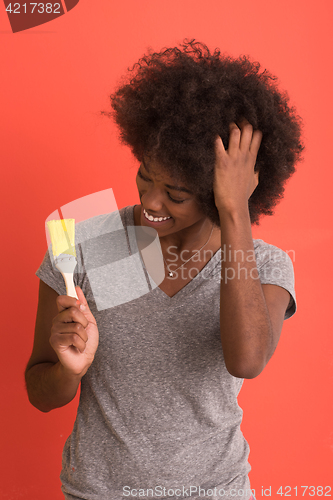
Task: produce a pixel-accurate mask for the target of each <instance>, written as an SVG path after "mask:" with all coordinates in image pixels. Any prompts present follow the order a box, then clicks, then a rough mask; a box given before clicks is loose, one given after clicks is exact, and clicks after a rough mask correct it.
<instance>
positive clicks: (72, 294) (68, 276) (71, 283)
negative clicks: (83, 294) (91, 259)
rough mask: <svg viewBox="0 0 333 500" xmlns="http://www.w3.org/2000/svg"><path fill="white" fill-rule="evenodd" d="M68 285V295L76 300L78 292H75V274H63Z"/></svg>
mask: <svg viewBox="0 0 333 500" xmlns="http://www.w3.org/2000/svg"><path fill="white" fill-rule="evenodd" d="M61 274H62V276H63V278H64V280H65V284H66V293H67V295H68V296H69V297H75V298H76V299H77V298H78V296H77V294H76V291H75V285H74V281H73V273H61Z"/></svg>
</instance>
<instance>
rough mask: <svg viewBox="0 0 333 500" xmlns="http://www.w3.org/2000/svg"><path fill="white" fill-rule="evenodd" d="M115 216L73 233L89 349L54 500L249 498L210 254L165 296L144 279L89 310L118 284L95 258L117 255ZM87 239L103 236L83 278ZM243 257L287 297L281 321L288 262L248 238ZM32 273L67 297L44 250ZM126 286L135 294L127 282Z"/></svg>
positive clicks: (127, 220)
mask: <svg viewBox="0 0 333 500" xmlns="http://www.w3.org/2000/svg"><path fill="white" fill-rule="evenodd" d="M133 208H134V207H126V208H124V209H121V210H120V211H119V214H120V216H121V221H122V223H123V225H124V228H123V234H124V235H125V238H124V242H123V243H124V245H125V244H126V252H127V256H128V257H131V255H132V253H133V242H131V241H130V239H129V232H128V231H127V230H126V228H127V226H134V219H133ZM119 214H118V216H119ZM114 218H115V214H114V213H113V214H108V215H103V216H100V217H97V218H94V219H90V220H88V221H86V222H83V223H81V224H80V227H81V242H82V243H81V248H77V253H78V260H79V261H80V262H79V265H78V269H77V271H78V272H76V273H75V282H76V284H78V285H80V286H81V288H82V290H83V292H84V294H85V296H86V298H87V301H88V303H89V307H90V309H91V311H92V313H93V315H94V316H95V318H96V321H97V325H98V329H99V335H100V340H99V346H98V349H97V352H96V355H95V359H94V361H93V363H92V365H91V367H90V368H89V370H88V371H87V373H86V375H85V376H84V377H83V378H82V381H81V396H80V403H79V407H78V412H77V417H76V421H75V424H74V428H73V431H72V433H71V435H70V436H69V438H68V439H67V441H66V444H65V447H64V451H63V469H62V472H61V480H62V485H63V486H62V489H63V492H64V494H65V497H66V498H68V499H73V498H80V499H89V500H120V499H126V498H129V499H130V500H133V498H137V497H140V498H142V499H164V498H168V499H170V498H174V499H183V498H188V497H190V498H191V499H193V500H194V499H202V498H211V499H213V500H215V499H219V498H223V499H227V498H228V499H231V498H242V499H243V500H248V499H249V498H250V497H251V491H250V483H249V479H248V472H249V471H250V465H249V463H248V454H249V446H248V444H247V442H246V440H245V439H244V437H243V434H242V432H241V430H240V423H241V421H242V410H241V408H240V407H239V406H238V403H237V396H238V393H239V391H240V388H241V386H242V383H243V379H239V378H236V377H233V376H232V375H230V373H229V372H228V371H227V369H226V366H225V363H224V358H223V352H222V346H221V340H220V319H219V308H220V305H219V301H220V296H219V295H220V294H219V290H220V274H221V249H220V250H219V251H218V252H216V253H215V254H214V255H213V257H212V258H211V260H210V261H209V262H208V263H207V265H206V266H205V267H204V268H203V270H202V271H201V272H200V273H199V274H198V275H197V276H196V277H195V278H194V279H193V280H192V281H191V282H190V283H188V284H187V285H186V286H185V287H184V288H183V289H181V290H180V291H179V292H178V293H177V294H176V295H174V296H173V297H171V298H170V297H169V296H168V295H166V294H165V293H164V292H163V291H162V290H161V289H160V288H158V287H157V286H156V285H155V287H154V286H152V280H150V279H149V276H148V274H147V272H146V271H145V276H146V279H147V290H146V291H145V290H144V289H143V288H142V283H140V284H139V285H138V287H141V289H142V290H141V293H140V294H139V296H138V297H136V298H131V295H129V297H130V299H129V300H127V301H120V303H119V304H118V305H113V306H111V307H108V305H107V304H106V305H104V306H103V307H98V306H97V305H96V304H97V303H96V301H95V296H96V295H98V293H100V295H101V296H102V295H103V287H105V289H107V294H108V295H109V296H110V294H111V295H112V293H113V294H114V295H117V286H116V284H117V280H115V281H116V283H115V284H113V273H112V272H111V271H110V272H109V270H110V269H113V268H114V267H112V266H111V268H110V267H108V265H109V264H108V263H107V262H106V261H107V259H106V258H105V255H106V254H107V253H108V252H109V251H110V246H111V250H112V248H116V247H117V244H116V242H115V238H114V237H113V239H110V240H109V241H108V238H109V237H110V234H111V230H110V232H108V230H107V227H108V226H109V225H110V223H111V226H112V221H114ZM91 231H92V232H93V233H94V237H96V238H97V237H98V234H99V233H100V234H101V233H103V236H101V243H100V244H99V245H97V246H96V245H95V246H94V254H96V253H97V254H98V257H96V255H95V260H94V262H95V264H94V266H91V267H94V268H95V270H94V269H90V270H89V271H87V269H86V268H85V263H86V262H87V261H88V259H87V258H86V257H85V256H87V255H88V254H89V248H88V247H89V245H86V254H85V252H84V247H85V243H84V239H85V238H84V237H82V234H85V235H86V237H87V235H88V234H89V233H91ZM113 231H114V230H113ZM79 233H80V229H79ZM118 236H119V237H120V239H121V238H122V237H121V233H120V232H119V234H118ZM124 245H123V246H122V245H121V244H120V246H122V248H125V247H124ZM79 246H80V245H79ZM82 248H83V250H82ZM254 248H255V258H256V260H257V267H258V270H259V276H260V280H261V283H262V284H266V283H269V284H276V285H279V286H281V287H283V288H285V289H286V290H288V292H289V293H290V294H291V299H290V303H289V307H288V310H287V312H286V318H287V317H290V316H291V315H292V314H293V313H294V312H295V310H296V303H295V292H294V275H293V265H292V262H291V260H290V258H289V257H288V256H287V254H286V253H284V252H282V250H280V249H278V248H277V247H274V246H272V245H268V244H267V243H265V242H264V241H262V240H254ZM118 250H119V249H118ZM118 250H117V251H118ZM111 253H112V251H111ZM115 253H117V252H116V250H115ZM123 260H124V259H123ZM125 261H126V259H125ZM138 262H139V263H140V262H141V264H140V265H142V267H144V266H143V264H142V261H140V260H137V261H136V264H137V263H138ZM113 264H114V263H113ZM113 264H112V265H113ZM87 267H89V265H88V266H87ZM122 272H123V273H124V271H122ZM36 274H37V276H38V277H39V278H40V279H41V280H43V281H44V282H45V283H47V284H48V285H49V286H50V287H52V288H53V289H54V290H56V291H57V292H58V293H59V294H64V293H66V292H65V286H64V283H63V279H62V276H61V274H60V273H59V272H58V271H57V270H56V269H54V268H53V266H52V264H51V261H50V258H49V254H48V252H47V253H46V255H45V258H44V260H43V263H42V264H41V266H40V268H39V269H38V271H37V273H36ZM125 282H126V283H127V284H126V286H127V287H129V289H131V290H132V289H135V288H136V282H137V281H136V275H133V276H131V277H130V279H129V280H127V281H126V280H125ZM112 286H114V290H113V292H112ZM99 288H100V289H101V290H99ZM121 302H122V303H121ZM115 303H116V304H117V302H115Z"/></svg>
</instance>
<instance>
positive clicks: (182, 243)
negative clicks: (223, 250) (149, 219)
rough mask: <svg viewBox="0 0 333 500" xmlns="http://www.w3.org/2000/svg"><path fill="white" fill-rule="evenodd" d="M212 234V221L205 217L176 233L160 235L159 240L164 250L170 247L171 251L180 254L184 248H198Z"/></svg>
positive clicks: (210, 237)
mask: <svg viewBox="0 0 333 500" xmlns="http://www.w3.org/2000/svg"><path fill="white" fill-rule="evenodd" d="M213 234H214V230H213V224H212V222H211V221H210V220H208V219H205V220H204V221H198V222H197V223H196V224H194V225H193V226H190V227H188V228H186V229H183V230H182V231H179V232H177V233H173V234H170V235H166V236H161V237H160V242H161V245H162V248H164V249H165V250H166V251H167V250H168V249H169V248H171V247H172V249H173V251H175V252H176V253H178V254H180V253H181V252H183V251H184V250H190V251H192V250H193V251H194V250H198V249H199V248H200V247H202V245H204V244H205V243H206V242H208V240H211V239H212V237H213Z"/></svg>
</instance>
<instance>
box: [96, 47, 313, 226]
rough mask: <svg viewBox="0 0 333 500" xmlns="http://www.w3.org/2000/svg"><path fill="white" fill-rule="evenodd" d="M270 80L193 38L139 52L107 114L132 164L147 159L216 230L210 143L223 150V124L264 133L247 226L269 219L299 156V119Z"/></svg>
mask: <svg viewBox="0 0 333 500" xmlns="http://www.w3.org/2000/svg"><path fill="white" fill-rule="evenodd" d="M276 80H277V78H276V77H275V76H273V75H272V74H270V73H269V72H268V71H267V70H262V69H261V67H260V64H259V63H258V62H251V60H250V59H249V57H248V56H242V57H239V58H237V59H234V58H232V57H230V56H227V55H222V54H221V52H220V50H219V49H215V51H214V52H213V53H212V52H211V51H210V50H209V49H208V47H207V46H206V45H204V44H202V43H199V42H196V41H195V40H184V42H183V43H182V44H180V48H177V47H174V48H167V49H163V50H162V51H160V52H152V51H151V50H150V51H149V52H148V54H147V55H144V56H143V57H142V58H141V59H140V60H139V62H138V63H136V64H135V65H134V66H133V68H132V69H130V70H129V73H128V77H127V79H126V80H123V81H122V83H121V85H120V86H119V88H117V90H116V91H115V92H114V93H113V94H112V95H111V97H110V99H111V106H112V112H111V113H105V114H107V115H109V116H112V117H113V118H114V119H115V121H116V123H117V125H118V126H119V129H120V137H121V140H122V142H123V143H124V144H127V145H128V146H130V148H131V150H132V152H133V154H134V156H135V157H136V158H137V159H138V161H140V162H141V161H142V159H143V157H144V156H145V157H149V158H153V159H155V160H156V161H158V162H159V164H160V165H163V168H165V169H166V172H167V173H168V174H169V175H170V176H173V177H174V178H176V179H179V180H182V181H183V182H185V183H186V185H187V186H188V187H189V189H191V191H193V192H194V194H195V196H196V199H197V201H198V203H199V204H200V206H201V208H202V211H203V213H204V214H205V215H206V216H208V217H209V218H210V220H211V221H212V222H213V223H214V224H216V225H219V215H218V211H217V208H216V206H215V203H214V193H213V181H214V165H215V147H214V145H215V140H216V137H217V136H218V135H219V136H220V137H221V139H222V142H223V144H224V147H225V148H226V149H227V147H228V140H229V124H230V123H231V122H235V123H239V122H240V121H241V120H242V119H244V118H245V119H246V120H248V121H249V122H250V123H251V125H252V126H253V128H254V130H256V129H259V130H261V132H262V133H263V138H262V142H261V146H260V149H259V152H258V156H257V162H256V166H255V170H256V171H259V185H258V186H257V188H256V189H255V191H254V192H253V194H252V196H251V197H250V199H249V212H250V218H251V223H252V224H258V221H259V218H260V216H261V215H262V214H266V215H272V214H273V208H274V207H275V205H276V204H277V203H278V201H279V200H280V199H281V198H282V197H283V193H284V184H285V182H286V180H287V179H288V178H289V177H290V176H291V175H292V174H293V173H294V171H295V164H296V162H297V161H299V160H300V159H301V153H302V150H303V144H302V141H301V119H300V117H299V116H298V115H297V114H296V111H295V108H293V107H291V106H290V105H289V97H288V95H287V94H286V93H285V92H282V91H279V90H278V88H277V85H276Z"/></svg>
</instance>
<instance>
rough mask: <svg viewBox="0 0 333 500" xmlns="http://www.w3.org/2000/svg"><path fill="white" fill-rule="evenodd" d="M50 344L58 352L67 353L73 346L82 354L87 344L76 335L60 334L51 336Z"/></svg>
mask: <svg viewBox="0 0 333 500" xmlns="http://www.w3.org/2000/svg"><path fill="white" fill-rule="evenodd" d="M50 344H51V346H52V347H53V349H54V350H55V351H56V352H61V351H65V350H66V349H68V348H69V347H71V346H73V347H76V348H77V349H78V350H79V351H80V352H81V353H82V352H84V350H85V348H86V343H85V342H84V341H83V340H82V339H81V337H80V336H79V335H76V334H75V333H67V334H61V333H59V334H54V335H51V337H50Z"/></svg>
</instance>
